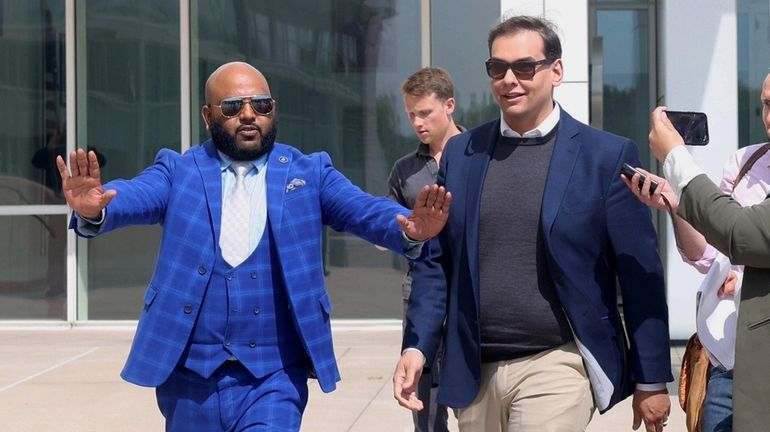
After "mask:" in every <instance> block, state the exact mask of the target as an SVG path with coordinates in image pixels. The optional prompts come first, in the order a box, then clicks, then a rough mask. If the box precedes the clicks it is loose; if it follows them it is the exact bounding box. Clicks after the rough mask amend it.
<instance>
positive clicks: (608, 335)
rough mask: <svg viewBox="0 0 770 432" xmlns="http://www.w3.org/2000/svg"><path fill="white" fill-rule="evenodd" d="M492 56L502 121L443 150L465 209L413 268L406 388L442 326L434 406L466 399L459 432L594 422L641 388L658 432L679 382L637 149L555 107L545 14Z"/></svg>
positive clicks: (503, 39)
mask: <svg viewBox="0 0 770 432" xmlns="http://www.w3.org/2000/svg"><path fill="white" fill-rule="evenodd" d="M489 50H490V59H489V60H488V61H487V62H486V67H487V73H488V75H489V76H490V78H491V89H492V92H493V96H494V97H495V99H496V101H497V103H498V105H499V106H500V108H501V118H500V119H496V120H494V121H491V122H489V123H486V124H483V125H481V126H479V127H476V128H474V129H471V130H469V131H467V132H465V133H463V134H461V135H458V136H456V137H454V138H452V139H451V140H450V141H449V142H448V143H447V145H446V147H445V149H444V154H443V156H442V158H441V167H440V170H439V174H438V183H439V184H443V185H445V186H446V188H447V190H448V191H450V192H451V193H452V195H453V199H454V204H453V205H454V208H455V209H456V211H454V212H452V214H450V215H449V219H448V221H447V225H446V227H445V229H444V231H443V232H442V233H441V234H440V235H439V237H437V238H436V239H433V240H432V241H431V254H430V259H427V260H425V261H422V262H419V263H416V264H415V268H414V273H413V285H412V294H411V297H410V300H409V305H408V311H407V316H406V324H405V332H404V339H403V349H404V351H403V354H402V358H401V360H400V361H399V363H398V365H397V367H396V371H395V374H394V377H393V381H394V396H395V397H396V399H397V400H398V401H399V403H400V404H401V405H402V406H405V407H407V408H409V409H412V410H419V409H421V408H422V406H421V403H420V401H419V400H418V399H417V398H416V397H415V395H414V387H415V383H416V382H417V380H418V379H419V376H420V373H421V370H422V368H423V365H424V364H426V361H427V364H430V362H432V361H433V357H434V356H435V353H436V347H437V345H438V341H439V340H440V338H441V335H442V333H445V334H444V344H445V345H444V352H443V357H442V370H441V377H440V383H439V394H438V403H442V404H446V405H449V406H451V407H455V408H458V409H459V410H458V414H459V416H458V420H459V426H460V430H461V431H466V432H467V431H474V432H477V431H516V432H522V431H524V432H529V431H532V432H534V431H537V432H543V431H560V432H561V431H582V430H585V428H586V426H587V425H588V423H589V421H590V419H591V417H592V415H593V412H594V410H595V409H597V408H598V409H599V411H600V412H604V411H606V410H608V409H609V408H610V407H612V406H613V405H614V404H616V403H618V402H619V401H621V400H623V399H624V398H625V397H627V396H628V395H629V394H631V393H633V394H634V401H633V410H634V427H635V428H636V427H638V426H639V425H640V423H641V421H642V420H643V421H644V422H645V426H646V428H647V430H648V431H660V430H662V428H663V426H664V424H665V422H666V419H667V416H668V412H669V409H670V401H669V398H668V394H667V391H666V388H665V383H666V382H669V381H672V380H673V377H672V374H671V364H670V353H669V336H668V312H667V306H666V299H665V289H664V281H663V272H662V266H661V263H660V259H659V256H658V252H657V240H656V234H655V231H654V229H653V226H652V223H651V218H650V213H649V210H647V209H646V208H645V207H644V206H643V205H641V204H640V203H639V202H638V201H636V200H635V197H634V196H633V194H632V193H630V192H629V191H628V190H627V189H626V187H625V185H624V183H623V182H622V181H621V179H620V168H621V166H622V165H623V163H624V162H628V163H630V164H632V165H633V164H638V163H639V158H638V152H637V148H636V146H635V145H634V143H633V142H631V141H630V140H628V139H625V138H622V137H618V136H614V135H611V134H609V133H606V132H602V131H599V130H596V129H593V128H591V127H589V126H587V125H585V124H582V123H580V122H578V121H576V120H575V119H573V118H572V117H571V116H570V115H569V114H568V113H567V112H565V111H564V110H563V109H562V108H561V107H560V106H559V105H558V104H557V103H555V102H554V99H553V89H554V87H556V86H558V85H559V84H560V83H561V80H562V75H563V69H562V68H563V65H562V61H561V44H560V41H559V38H558V36H557V35H556V33H555V31H554V30H553V27H552V25H551V24H550V23H548V22H547V21H545V20H543V19H540V18H534V17H525V16H516V17H512V18H509V19H508V20H505V21H504V22H502V23H500V24H498V25H497V26H495V27H494V28H493V29H492V30H491V31H490V34H489ZM617 286H619V287H620V290H621V293H622V297H623V311H624V313H623V320H621V316H620V314H619V312H618V307H617V299H618V294H617ZM623 322H624V323H625V326H624V324H623Z"/></svg>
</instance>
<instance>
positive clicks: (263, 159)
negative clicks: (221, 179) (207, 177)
mask: <svg viewBox="0 0 770 432" xmlns="http://www.w3.org/2000/svg"><path fill="white" fill-rule="evenodd" d="M217 153H219V168H220V169H221V170H222V172H225V171H227V168H229V167H230V165H231V164H232V163H233V160H232V159H230V157H228V156H227V155H226V154H224V153H222V152H221V151H219V150H217ZM249 162H251V164H252V165H253V166H254V168H256V169H257V172H260V171H262V169H263V168H264V167H265V165H267V154H264V155H262V156H260V157H259V158H258V159H255V160H252V161H249Z"/></svg>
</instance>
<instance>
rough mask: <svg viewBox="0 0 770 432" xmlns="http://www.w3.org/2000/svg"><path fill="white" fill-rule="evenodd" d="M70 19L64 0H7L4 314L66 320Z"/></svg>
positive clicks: (1, 137) (2, 121)
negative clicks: (63, 166)
mask: <svg viewBox="0 0 770 432" xmlns="http://www.w3.org/2000/svg"><path fill="white" fill-rule="evenodd" d="M64 22H65V14H64V2H63V1H45V0H29V1H23V2H22V1H5V2H0V100H2V102H3V103H2V104H0V125H2V127H0V238H2V239H3V247H2V249H1V250H0V319H58V320H61V319H65V318H66V310H65V304H66V301H65V300H66V292H65V291H66V290H65V286H66V283H65V281H66V266H65V262H66V221H65V216H64V215H65V214H66V212H67V209H66V207H65V206H64V205H62V204H63V203H64V200H63V198H62V195H61V182H60V181H59V175H58V171H57V170H56V166H55V162H54V159H55V157H56V155H59V154H64V152H65V145H66V139H65V135H66V131H65V127H66V110H65V104H66V100H65V97H66V93H65V84H66V81H65V73H64V72H65V67H64V65H65V34H66V33H65V27H64ZM57 213H58V214H57Z"/></svg>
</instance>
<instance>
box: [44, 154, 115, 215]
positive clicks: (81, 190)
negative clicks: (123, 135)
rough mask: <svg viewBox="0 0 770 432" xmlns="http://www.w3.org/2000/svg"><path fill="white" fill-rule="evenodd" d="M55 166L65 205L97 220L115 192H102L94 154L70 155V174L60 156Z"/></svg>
mask: <svg viewBox="0 0 770 432" xmlns="http://www.w3.org/2000/svg"><path fill="white" fill-rule="evenodd" d="M56 166H57V167H58V168H59V175H61V180H62V191H63V192H64V198H65V199H66V200H67V205H69V206H70V208H72V209H73V210H75V211H76V212H77V213H78V214H80V215H81V216H83V217H85V218H88V219H96V218H98V217H99V215H101V212H102V210H103V209H104V208H105V207H107V204H108V203H109V202H110V200H112V198H113V197H115V194H116V192H115V191H113V190H110V191H107V192H105V191H104V187H103V186H102V181H101V172H100V170H99V161H98V160H97V158H96V154H95V153H94V152H93V151H90V152H88V154H86V152H85V151H84V150H83V149H78V150H76V151H73V152H72V153H70V168H71V170H72V173H71V174H70V171H69V170H68V169H67V165H66V164H65V163H64V159H63V158H62V157H61V156H58V157H57V158H56Z"/></svg>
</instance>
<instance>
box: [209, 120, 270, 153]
mask: <svg viewBox="0 0 770 432" xmlns="http://www.w3.org/2000/svg"><path fill="white" fill-rule="evenodd" d="M253 126H254V127H256V128H257V129H258V130H259V134H260V136H261V137H262V139H261V140H260V145H259V147H257V148H255V149H246V148H241V147H238V143H237V142H236V141H235V135H230V134H228V133H227V132H225V129H224V128H223V127H222V125H220V124H219V123H217V122H213V123H211V127H210V128H209V129H210V130H211V140H212V141H213V142H214V145H215V146H216V147H217V150H219V151H221V152H222V153H224V154H226V155H227V156H228V157H229V158H230V159H232V160H236V161H250V160H255V159H259V157H260V156H262V155H263V154H266V153H267V152H269V151H270V150H272V149H273V145H274V144H275V136H276V134H277V133H278V121H277V119H274V120H273V125H272V127H270V130H268V131H267V134H264V133H263V132H264V130H263V129H262V128H261V127H260V126H258V125H256V124H254V125H253ZM236 133H237V132H236Z"/></svg>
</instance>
